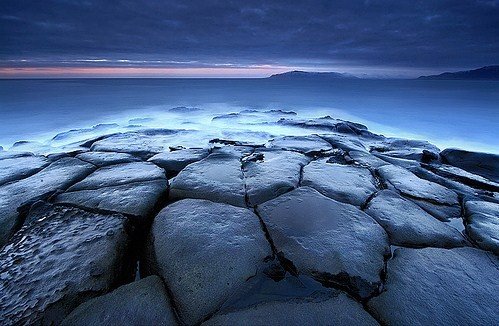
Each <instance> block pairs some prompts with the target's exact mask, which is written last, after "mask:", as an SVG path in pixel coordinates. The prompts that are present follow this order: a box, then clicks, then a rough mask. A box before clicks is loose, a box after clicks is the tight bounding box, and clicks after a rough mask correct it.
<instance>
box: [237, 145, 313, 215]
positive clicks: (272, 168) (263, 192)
mask: <svg viewBox="0 0 499 326" xmlns="http://www.w3.org/2000/svg"><path fill="white" fill-rule="evenodd" d="M252 158H254V159H251V158H249V159H247V160H246V161H245V162H244V163H243V173H244V180H245V183H246V193H247V198H248V204H249V205H250V206H255V205H258V204H261V203H263V202H265V201H267V200H270V199H272V198H275V197H277V196H279V195H282V194H283V193H286V192H288V191H290V190H292V189H294V188H296V187H298V183H299V182H300V173H301V169H302V168H303V166H304V165H306V164H307V163H308V162H309V159H308V158H307V157H306V156H305V155H303V154H300V153H296V152H290V151H281V150H256V151H255V153H254V154H253V155H252Z"/></svg>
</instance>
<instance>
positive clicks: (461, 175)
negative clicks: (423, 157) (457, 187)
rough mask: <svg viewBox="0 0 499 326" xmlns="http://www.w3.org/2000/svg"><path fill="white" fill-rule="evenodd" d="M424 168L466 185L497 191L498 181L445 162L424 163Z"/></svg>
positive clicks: (498, 190) (498, 188)
mask: <svg viewBox="0 0 499 326" xmlns="http://www.w3.org/2000/svg"><path fill="white" fill-rule="evenodd" d="M423 167H424V168H426V169H428V170H430V171H432V172H434V173H436V174H438V175H440V176H442V177H445V178H449V179H452V180H456V181H459V182H461V183H463V184H465V185H467V186H470V187H473V188H478V189H484V190H487V191H495V192H499V183H496V182H493V181H490V180H488V179H486V178H484V177H481V176H479V175H476V174H473V173H470V172H468V171H465V170H463V169H460V168H457V167H455V166H452V165H447V164H438V165H437V164H426V165H423Z"/></svg>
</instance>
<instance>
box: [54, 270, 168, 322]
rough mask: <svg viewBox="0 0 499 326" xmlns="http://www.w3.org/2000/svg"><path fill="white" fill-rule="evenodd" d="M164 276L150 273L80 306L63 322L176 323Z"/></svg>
mask: <svg viewBox="0 0 499 326" xmlns="http://www.w3.org/2000/svg"><path fill="white" fill-rule="evenodd" d="M176 324H177V321H176V319H175V313H174V312H173V310H172V308H171V304H170V300H169V299H168V297H167V295H166V289H165V286H164V285H163V282H162V281H161V279H160V278H159V277H157V276H149V277H146V278H144V279H141V280H139V281H136V282H133V283H129V284H126V285H123V286H121V287H119V288H118V289H116V290H114V291H113V292H111V293H108V294H105V295H103V296H100V297H97V298H94V299H91V300H89V301H87V302H85V303H83V304H82V305H80V306H78V308H76V309H75V310H73V312H72V313H71V314H70V315H69V316H68V317H66V319H64V321H63V323H62V325H68V326H69V325H73V326H76V325H81V326H86V325H109V326H112V325H137V326H139V325H176Z"/></svg>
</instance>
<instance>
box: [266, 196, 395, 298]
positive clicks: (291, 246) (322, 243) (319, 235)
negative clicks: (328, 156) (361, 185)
mask: <svg viewBox="0 0 499 326" xmlns="http://www.w3.org/2000/svg"><path fill="white" fill-rule="evenodd" d="M257 210H258V213H259V215H260V216H261V217H262V219H263V221H264V222H265V224H266V226H267V229H268V231H269V234H270V236H271V238H272V240H273V242H274V244H275V247H276V250H277V251H278V252H279V255H280V258H281V260H282V261H285V262H288V263H289V264H292V266H291V267H289V268H290V269H291V271H292V272H295V273H305V274H308V275H311V276H312V277H314V278H315V279H317V280H318V281H320V282H323V283H326V284H340V285H342V286H345V287H347V288H348V289H349V290H350V291H351V293H354V294H356V295H358V296H360V297H362V298H366V297H368V296H370V295H371V294H373V293H375V292H376V291H377V289H378V287H379V285H380V284H381V279H380V272H381V271H382V270H383V257H384V255H386V254H387V253H388V252H389V249H388V245H389V244H388V236H387V234H386V233H385V231H384V230H383V228H382V227H381V226H379V224H377V223H376V221H374V220H373V219H372V218H371V217H370V216H369V215H367V214H365V213H364V212H362V211H361V210H359V209H357V208H355V207H354V206H352V205H348V204H344V203H340V202H337V201H335V200H332V199H330V198H328V197H325V196H323V195H321V194H320V193H319V192H317V191H316V190H314V189H312V188H309V187H300V188H298V189H295V190H293V191H291V192H289V193H287V194H284V195H282V196H280V197H277V198H276V199H273V200H270V201H268V202H266V203H264V204H262V205H259V206H258V207H257Z"/></svg>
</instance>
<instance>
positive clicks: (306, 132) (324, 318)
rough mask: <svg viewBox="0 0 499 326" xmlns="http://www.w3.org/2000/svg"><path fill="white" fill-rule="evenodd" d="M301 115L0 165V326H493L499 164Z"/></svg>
mask: <svg viewBox="0 0 499 326" xmlns="http://www.w3.org/2000/svg"><path fill="white" fill-rule="evenodd" d="M193 110H195V111H196V112H198V111H201V112H202V110H201V109H194V108H174V109H172V110H166V111H165V112H171V114H176V115H181V114H184V113H185V112H191V111H193ZM193 112H194V111H193ZM297 116H298V114H297V113H295V112H288V111H284V110H280V109H272V110H270V109H269V110H263V111H260V110H254V109H249V110H244V111H242V112H240V113H235V114H229V115H220V116H219V117H217V118H216V119H213V120H212V122H211V123H212V124H214V125H215V126H221V127H222V128H223V126H224V123H227V121H230V123H231V124H236V125H239V126H242V129H239V130H238V129H234V130H219V131H206V132H205V131H201V130H170V129H146V128H144V127H142V126H140V125H146V124H148V123H150V122H151V121H150V119H151V118H148V117H136V118H134V119H131V120H130V121H129V123H130V124H131V125H129V126H127V127H126V128H125V130H124V131H123V128H121V126H119V125H108V126H106V125H98V126H96V127H94V128H89V129H81V130H72V131H70V132H67V133H61V134H59V135H58V136H57V137H54V139H52V140H51V141H50V142H49V143H40V142H30V141H27V142H24V141H23V142H19V143H17V144H16V145H15V146H14V147H13V148H12V149H10V150H1V151H0V324H2V325H18V324H54V325H58V324H60V323H61V322H63V320H65V321H64V323H65V324H67V325H74V324H82V325H89V324H109V325H114V324H125V323H126V324H135V325H144V324H165V325H171V324H176V323H179V324H187V325H191V324H201V323H205V324H211V325H213V324H216V325H224V324H225V325H234V324H243V325H244V324H247V325H255V324H266V325H267V324H270V325H272V324H289V325H303V324H319V325H321V324H322V325H330V324H336V325H338V324H339V325H342V324H348V325H352V324H354V325H358V324H359V325H364V324H367V325H371V324H376V323H381V324H388V325H392V324H395V325H398V324H421V325H426V324H450V325H452V324H473V325H475V324H481V325H493V324H497V323H498V321H499V316H498V313H497V308H496V307H495V306H496V305H497V304H495V303H496V302H497V301H498V299H499V298H498V296H497V293H499V289H498V283H497V282H498V281H497V280H498V279H499V263H498V262H497V255H498V243H499V242H498V241H499V240H498V237H497V234H498V232H499V231H498V222H497V221H498V220H499V213H498V211H499V209H498V206H499V192H498V182H497V175H498V174H499V173H498V172H499V171H498V162H497V155H489V154H483V153H470V152H466V151H461V150H455V149H448V150H444V151H442V152H440V154H439V149H438V148H437V147H435V146H434V145H432V144H429V143H428V142H425V141H419V140H405V139H398V138H387V137H384V136H382V135H376V134H373V133H371V132H370V131H369V130H368V129H367V127H366V126H363V125H361V124H356V123H353V122H349V121H343V120H339V119H334V118H332V117H328V116H326V117H322V118H317V119H301V118H298V117H297ZM152 122H155V121H152ZM139 124H140V125H139ZM157 125H160V124H157ZM185 126H189V123H188V122H186V124H185ZM258 126H260V127H262V128H267V127H269V128H268V129H265V131H264V130H262V129H260V130H258V129H255V128H258ZM285 128H289V129H285ZM250 129H251V130H250ZM130 130H133V131H130ZM282 130H288V131H292V132H289V133H286V132H281V131H282ZM118 131H122V132H118ZM111 132H114V133H111ZM314 132H318V133H320V135H313V134H311V133H314ZM105 133H108V134H105ZM89 137H94V138H89ZM22 151H29V152H22ZM31 152H33V153H31ZM40 200H41V201H40ZM407 247H410V248H407ZM396 248H400V249H396ZM134 279H135V280H134Z"/></svg>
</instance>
